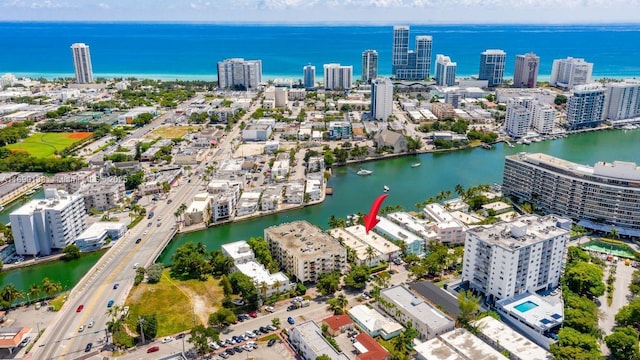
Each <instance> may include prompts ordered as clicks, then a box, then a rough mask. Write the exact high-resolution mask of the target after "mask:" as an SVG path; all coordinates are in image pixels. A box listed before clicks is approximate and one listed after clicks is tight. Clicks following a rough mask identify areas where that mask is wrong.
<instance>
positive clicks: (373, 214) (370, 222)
mask: <svg viewBox="0 0 640 360" xmlns="http://www.w3.org/2000/svg"><path fill="white" fill-rule="evenodd" d="M386 197H387V194H383V195H380V196H378V197H377V198H376V200H375V201H374V202H373V204H371V210H369V214H368V215H365V216H364V230H365V232H366V233H367V234H368V233H369V230H371V229H373V227H374V226H376V224H377V223H379V222H380V220H378V210H380V205H382V202H383V201H384V199H386Z"/></svg>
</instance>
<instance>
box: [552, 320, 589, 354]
mask: <svg viewBox="0 0 640 360" xmlns="http://www.w3.org/2000/svg"><path fill="white" fill-rule="evenodd" d="M558 337H559V339H558V342H556V343H555V344H552V345H551V348H550V351H551V354H552V355H553V358H554V359H555V360H599V359H600V357H601V354H600V345H598V341H597V340H596V338H594V337H593V336H591V335H588V334H582V333H580V332H578V331H577V330H575V329H572V328H570V327H564V328H562V329H561V330H560V332H559V333H558Z"/></svg>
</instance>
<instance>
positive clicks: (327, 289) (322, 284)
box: [316, 271, 340, 295]
mask: <svg viewBox="0 0 640 360" xmlns="http://www.w3.org/2000/svg"><path fill="white" fill-rule="evenodd" d="M339 286H340V273H339V272H337V271H334V272H331V273H324V274H322V275H320V277H319V278H318V282H317V283H316V289H318V292H319V293H320V294H322V295H329V294H333V293H335V292H336V291H338V287H339Z"/></svg>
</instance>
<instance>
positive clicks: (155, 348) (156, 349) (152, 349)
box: [147, 346, 160, 354]
mask: <svg viewBox="0 0 640 360" xmlns="http://www.w3.org/2000/svg"><path fill="white" fill-rule="evenodd" d="M158 350H160V347H159V346H152V347H150V348H148V349H147V354H148V353H152V352H156V351H158Z"/></svg>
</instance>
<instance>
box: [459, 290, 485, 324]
mask: <svg viewBox="0 0 640 360" xmlns="http://www.w3.org/2000/svg"><path fill="white" fill-rule="evenodd" d="M457 298H458V308H459V309H460V314H459V315H458V317H457V319H456V320H457V322H458V325H459V326H462V327H464V328H466V329H467V330H472V329H471V327H472V326H471V321H472V320H473V319H475V318H476V315H477V313H478V310H479V309H480V296H475V295H473V293H472V292H471V291H470V290H462V291H460V292H459V293H458V296H457Z"/></svg>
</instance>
